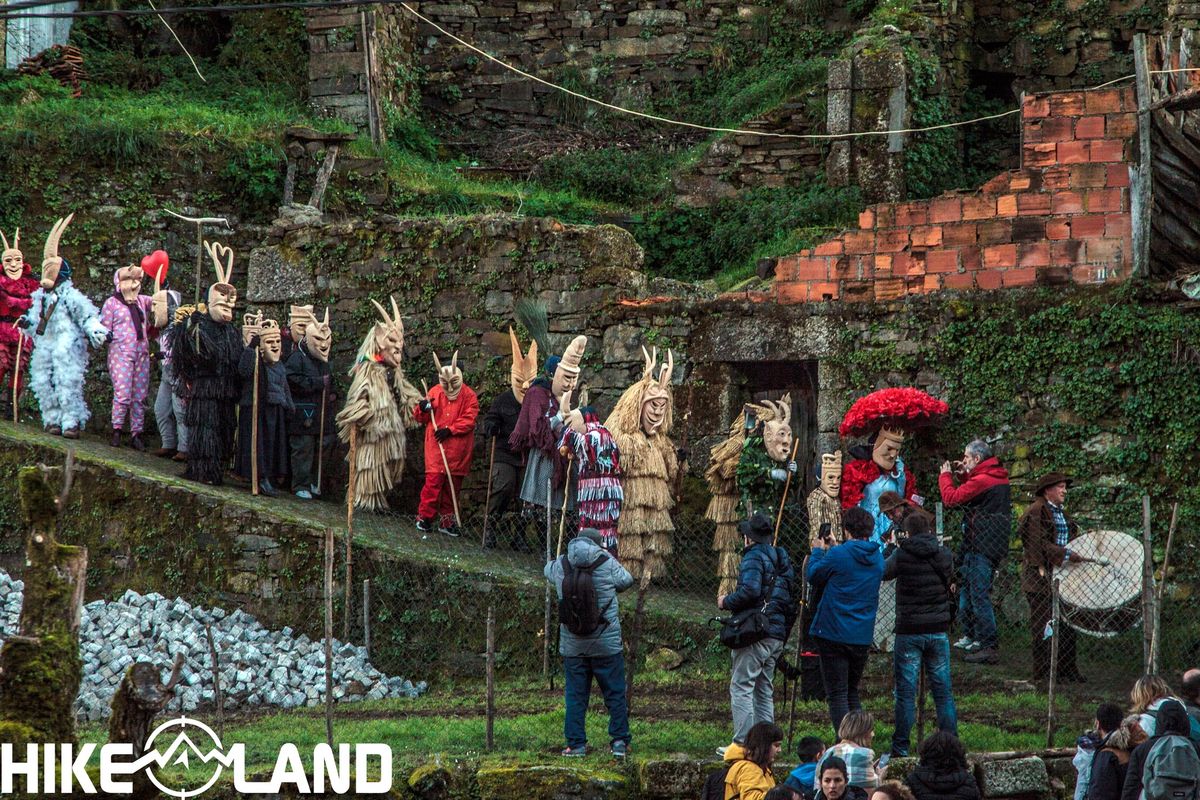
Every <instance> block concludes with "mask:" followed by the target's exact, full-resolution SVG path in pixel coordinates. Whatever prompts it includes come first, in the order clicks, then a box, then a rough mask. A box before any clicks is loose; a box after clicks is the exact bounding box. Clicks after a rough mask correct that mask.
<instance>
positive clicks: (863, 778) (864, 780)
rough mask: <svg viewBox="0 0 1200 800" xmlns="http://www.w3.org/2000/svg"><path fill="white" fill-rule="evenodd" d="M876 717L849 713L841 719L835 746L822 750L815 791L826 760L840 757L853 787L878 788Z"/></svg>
mask: <svg viewBox="0 0 1200 800" xmlns="http://www.w3.org/2000/svg"><path fill="white" fill-rule="evenodd" d="M874 741H875V717H873V716H872V715H871V712H869V711H851V712H850V713H848V714H847V715H846V716H844V717H842V722H841V724H840V725H838V743H837V744H835V745H834V746H833V747H831V748H829V749H828V750H826V751H825V755H824V756H823V757H822V758H821V761H820V763H818V764H817V774H816V781H817V788H820V783H821V770H822V768H823V766H824V763H825V761H827V760H828V759H830V758H840V759H841V760H842V761H843V762H844V763H845V764H846V780H848V781H849V782H850V784H851V785H852V786H859V787H862V788H863V789H874V788H875V787H876V786H878V785H879V772H878V771H877V770H876V769H875V751H874V750H872V749H871V743H872V742H874Z"/></svg>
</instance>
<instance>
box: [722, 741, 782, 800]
mask: <svg viewBox="0 0 1200 800" xmlns="http://www.w3.org/2000/svg"><path fill="white" fill-rule="evenodd" d="M725 760H726V761H728V762H730V763H729V772H727V773H726V774H725V800H734V798H737V800H763V796H764V795H766V793H767V792H769V791H771V789H773V788H775V776H774V775H772V774H771V771H770V770H767V771H766V772H764V771H763V769H762V767H760V766H759V765H758V764H755V763H754V762H753V761H747V760H746V748H744V747H742V746H741V745H740V744H731V745H729V747H727V748H726V749H725Z"/></svg>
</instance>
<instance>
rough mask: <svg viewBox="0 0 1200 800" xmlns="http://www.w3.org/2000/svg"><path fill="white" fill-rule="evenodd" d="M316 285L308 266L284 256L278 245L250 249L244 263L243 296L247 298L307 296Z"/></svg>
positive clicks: (268, 299) (271, 299) (258, 300)
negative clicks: (245, 265) (246, 262)
mask: <svg viewBox="0 0 1200 800" xmlns="http://www.w3.org/2000/svg"><path fill="white" fill-rule="evenodd" d="M316 289H317V287H316V282H315V281H314V279H313V274H312V270H311V269H310V268H305V267H304V266H303V265H299V264H295V263H292V262H291V261H289V260H287V259H286V258H284V257H283V254H282V253H280V251H279V248H278V247H260V248H258V249H256V250H253V251H251V253H250V260H249V264H248V265H247V267H246V299H247V300H248V301H249V302H251V303H285V302H295V301H296V300H299V299H305V300H308V299H311V298H312V295H313V293H314V292H316Z"/></svg>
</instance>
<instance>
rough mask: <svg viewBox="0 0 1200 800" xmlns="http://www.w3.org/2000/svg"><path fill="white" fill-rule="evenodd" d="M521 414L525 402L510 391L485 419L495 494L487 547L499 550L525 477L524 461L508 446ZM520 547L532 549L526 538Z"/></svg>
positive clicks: (486, 530) (486, 533)
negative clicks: (500, 533)
mask: <svg viewBox="0 0 1200 800" xmlns="http://www.w3.org/2000/svg"><path fill="white" fill-rule="evenodd" d="M520 414H521V401H520V400H518V399H517V396H516V395H515V394H513V390H512V389H509V390H508V391H506V392H504V394H501V395H499V396H497V397H496V399H495V400H493V401H492V404H491V405H490V406H488V410H487V413H486V414H484V415H483V436H484V439H485V440H486V441H487V448H488V458H489V459H490V460H491V461H492V474H491V476H490V480H491V486H492V494H491V496H490V497H489V498H488V505H487V517H486V518H485V519H484V522H483V526H484V536H483V546H484V547H495V546H496V532H497V530H498V528H499V527H500V520H501V518H502V517H503V516H504V512H506V511H507V510H508V507H509V505H510V504H511V503H512V502H513V500H515V499H516V497H517V492H519V491H520V489H521V481H522V480H523V479H524V476H525V459H524V457H523V456H522V455H521V454H520V453H518V452H514V451H513V449H512V448H511V447H509V446H508V437H509V436H511V435H512V432H513V429H514V428H515V427H516V426H517V417H518V416H520ZM492 448H495V450H494V451H493V450H492ZM493 452H494V453H495V458H494V459H492V453H493ZM517 545H518V548H519V549H521V550H527V549H529V548H528V545H526V544H525V540H524V538H523V537H521V538H518V542H517Z"/></svg>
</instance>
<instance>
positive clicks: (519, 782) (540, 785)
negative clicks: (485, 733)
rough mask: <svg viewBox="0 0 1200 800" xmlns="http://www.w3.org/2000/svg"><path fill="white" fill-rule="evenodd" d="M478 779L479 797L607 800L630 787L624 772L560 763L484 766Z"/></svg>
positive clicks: (486, 799) (488, 799)
mask: <svg viewBox="0 0 1200 800" xmlns="http://www.w3.org/2000/svg"><path fill="white" fill-rule="evenodd" d="M476 780H477V781H478V785H479V797H480V800H509V798H512V797H521V798H525V800H559V799H560V798H566V797H569V798H578V800H606V799H607V798H616V797H622V796H626V795H627V794H628V791H629V787H628V779H627V778H626V777H625V776H624V775H620V774H618V773H615V772H604V771H600V770H591V769H584V768H571V767H559V766H532V767H521V766H494V767H483V768H481V769H480V770H479V772H478V773H477V774H476Z"/></svg>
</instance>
